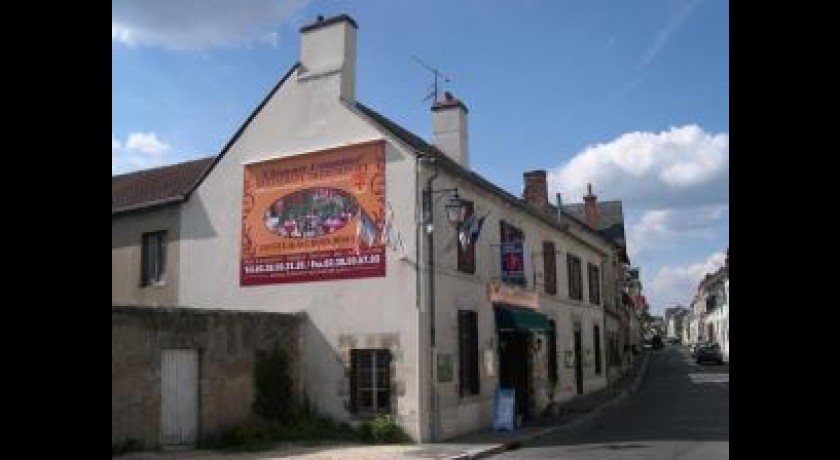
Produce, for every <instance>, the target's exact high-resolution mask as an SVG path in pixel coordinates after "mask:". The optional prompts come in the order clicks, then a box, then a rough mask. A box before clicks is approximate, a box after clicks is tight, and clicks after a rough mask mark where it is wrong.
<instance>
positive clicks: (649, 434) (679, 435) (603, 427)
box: [492, 345, 729, 460]
mask: <svg viewBox="0 0 840 460" xmlns="http://www.w3.org/2000/svg"><path fill="white" fill-rule="evenodd" d="M647 353H651V356H650V361H649V362H648V368H647V372H646V374H645V376H644V380H643V381H642V383H641V385H640V386H639V388H638V391H637V392H636V393H634V394H631V395H629V396H628V397H626V398H625V399H624V400H622V401H621V402H620V403H618V404H617V405H615V406H614V407H612V408H609V409H607V410H605V411H604V412H603V413H602V414H600V415H599V416H598V417H597V418H595V419H594V420H593V421H591V422H589V423H588V424H586V425H585V426H581V427H579V428H577V429H575V430H573V431H571V432H567V433H558V434H554V435H549V436H546V437H543V438H540V439H537V440H534V441H532V442H529V443H526V444H523V446H522V447H520V448H519V449H515V450H511V451H508V452H505V453H502V454H499V455H496V456H493V457H492V458H494V459H495V458H499V459H502V458H509V459H520V458H521V459H526V458H528V459H534V458H546V459H548V458H557V459H560V458H562V459H605V460H606V459H631V458H632V459H686V460H688V459H698V460H699V459H704V460H716V459H728V458H729V364H723V365H717V364H703V365H698V364H696V363H695V362H694V361H693V359H692V358H691V356H690V354H689V351H688V349H687V348H686V347H683V346H681V345H665V347H664V348H662V349H659V350H652V351H648V352H647Z"/></svg>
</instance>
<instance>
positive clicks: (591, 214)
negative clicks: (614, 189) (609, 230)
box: [583, 184, 600, 229]
mask: <svg viewBox="0 0 840 460" xmlns="http://www.w3.org/2000/svg"><path fill="white" fill-rule="evenodd" d="M586 189H587V192H588V193H587V194H586V195H585V196H584V197H583V212H584V213H585V214H586V223H587V224H589V226H590V227H592V228H594V229H597V228H598V221H599V219H600V215H599V213H598V196H597V195H593V194H592V184H586Z"/></svg>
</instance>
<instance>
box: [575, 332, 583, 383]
mask: <svg viewBox="0 0 840 460" xmlns="http://www.w3.org/2000/svg"><path fill="white" fill-rule="evenodd" d="M582 348H583V345H582V343H581V337H580V325H576V327H575V388H576V390H577V394H579V395H582V394H583V361H582V357H581V355H582V353H583V350H582Z"/></svg>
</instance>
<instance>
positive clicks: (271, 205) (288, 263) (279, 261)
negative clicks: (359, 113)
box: [240, 141, 385, 286]
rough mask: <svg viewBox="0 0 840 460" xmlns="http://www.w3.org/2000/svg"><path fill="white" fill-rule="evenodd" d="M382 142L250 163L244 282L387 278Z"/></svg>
mask: <svg viewBox="0 0 840 460" xmlns="http://www.w3.org/2000/svg"><path fill="white" fill-rule="evenodd" d="M384 205H385V145H384V143H383V142H381V141H375V142H369V143H364V144H357V145H353V146H348V147H341V148H337V149H332V150H327V151H322V152H317V153H310V154H304V155H298V156H294V157H291V158H283V159H278V160H270V161H265V162H262V163H257V164H250V165H246V166H245V189H244V196H243V202H242V260H241V262H242V264H241V270H240V285H243V286H245V285H255V284H268V283H291V282H298V281H319V280H332V279H346V278H366V277H373V276H385V243H384V241H383V231H382V229H383V226H384V220H385V212H384V207H385V206H384Z"/></svg>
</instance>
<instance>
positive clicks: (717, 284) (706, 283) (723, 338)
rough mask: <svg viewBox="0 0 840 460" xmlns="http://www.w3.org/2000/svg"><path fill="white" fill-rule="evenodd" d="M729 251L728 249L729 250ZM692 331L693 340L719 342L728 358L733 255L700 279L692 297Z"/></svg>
mask: <svg viewBox="0 0 840 460" xmlns="http://www.w3.org/2000/svg"><path fill="white" fill-rule="evenodd" d="M727 254H728V250H727ZM691 310H692V315H691V319H690V329H691V331H690V335H691V337H692V341H693V342H700V341H706V342H717V343H718V344H720V345H721V348H722V350H724V354H725V356H726V359H727V360H728V349H729V257H728V255H727V259H726V264H725V265H724V266H723V267H721V268H719V269H718V270H717V271H715V272H714V273H707V274H706V276H705V277H704V278H703V279H702V280H701V281H700V283H698V285H697V289H696V291H695V294H694V297H693V299H692V301H691Z"/></svg>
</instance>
